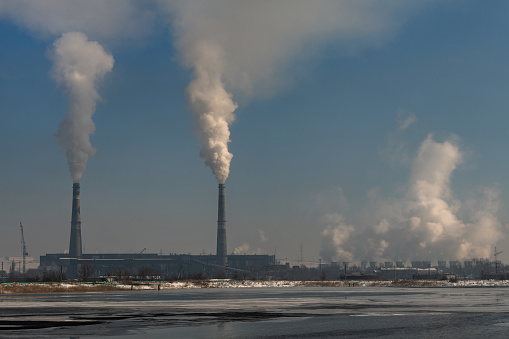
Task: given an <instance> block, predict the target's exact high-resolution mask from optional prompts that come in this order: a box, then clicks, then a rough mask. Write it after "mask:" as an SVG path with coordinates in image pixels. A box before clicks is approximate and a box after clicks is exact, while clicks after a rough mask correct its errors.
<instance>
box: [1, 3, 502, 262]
mask: <svg viewBox="0 0 509 339" xmlns="http://www.w3.org/2000/svg"><path fill="white" fill-rule="evenodd" d="M8 3H9V1H6V2H3V1H2V2H0V43H1V45H2V53H0V105H1V109H0V117H1V120H2V124H0V145H1V147H0V157H1V159H2V162H1V166H0V174H1V176H0V190H1V192H2V194H1V195H0V206H1V207H0V230H1V232H2V237H1V239H0V256H7V255H11V256H13V255H18V254H19V253H20V251H21V250H20V246H19V239H20V237H19V229H18V223H19V222H20V221H21V222H23V224H24V227H25V238H26V241H27V247H28V251H29V252H30V254H31V255H34V256H37V255H41V254H44V253H55V252H62V251H64V250H66V249H67V248H68V242H69V231H70V227H69V223H70V213H71V210H70V207H71V197H72V179H71V177H70V175H69V170H68V167H67V161H66V159H65V155H64V154H63V153H62V151H61V148H60V146H59V145H58V144H57V143H56V142H55V139H54V134H55V133H56V132H57V129H58V125H59V123H60V121H61V120H62V118H63V117H64V116H65V114H66V111H67V103H68V98H67V96H66V93H65V89H64V88H63V87H62V86H58V85H57V84H56V82H55V81H54V80H53V79H52V77H51V68H52V60H51V59H50V57H49V56H48V55H49V50H50V49H51V46H52V44H53V42H54V41H55V40H56V39H58V38H59V37H60V35H61V34H63V33H65V32H64V31H61V32H60V31H59V32H58V33H55V32H56V31H51V30H48V33H44V34H42V33H41V31H37V30H36V29H33V28H31V27H30V25H29V24H27V21H20V20H18V19H16V18H17V17H16V15H18V14H16V12H15V11H13V12H9V11H10V9H8V8H7V9H6V8H5V7H4V9H2V5H5V4H8ZM48 3H49V2H48ZM325 3H326V2H324V3H323V5H324V6H325ZM133 4H134V5H133V6H143V5H142V4H141V3H140V2H133ZM368 4H370V5H369V6H371V5H373V6H375V5H377V6H383V5H382V2H376V1H375V2H371V3H368ZM395 4H396V5H398V4H399V3H398V2H395ZM220 6H224V4H220ZM369 6H368V7H369ZM508 6H509V5H508V4H507V3H506V2H504V1H490V2H483V1H444V2H440V1H436V2H429V3H426V4H422V3H421V5H420V6H419V7H417V8H412V9H407V10H405V11H402V12H397V11H396V12H391V13H392V14H390V15H392V16H391V17H390V18H392V19H394V20H393V21H394V22H397V23H398V24H397V25H395V26H394V27H392V26H391V28H390V29H387V30H386V32H385V33H384V34H382V36H381V37H380V36H378V35H376V37H375V38H371V37H370V38H368V39H360V40H362V41H361V42H360V43H357V41H356V36H355V35H352V36H349V38H348V39H346V40H347V41H346V42H345V41H344V39H336V37H337V36H340V35H345V34H347V35H348V33H349V32H348V29H346V33H345V29H344V28H338V31H337V35H335V34H336V31H334V30H332V31H331V32H330V33H328V35H327V36H326V37H325V38H323V39H321V40H320V43H319V44H318V43H317V44H316V46H315V44H313V43H312V44H306V45H304V46H305V47H306V48H307V49H306V50H303V51H302V54H303V55H304V57H302V55H297V54H295V53H289V54H288V55H285V56H284V58H283V59H282V60H283V61H284V63H283V64H281V63H280V62H279V63H274V65H276V66H277V67H280V68H284V71H282V72H280V73H279V70H278V69H277V72H276V73H275V74H274V77H278V79H276V80H282V81H283V85H282V86H281V85H280V84H279V83H278V81H276V80H273V79H272V78H270V79H269V81H268V82H267V80H266V79H265V81H266V82H265V83H264V82H260V84H261V85H260V86H262V85H263V86H265V88H267V89H268V90H267V91H260V92H257V94H256V95H246V94H245V93H243V92H242V91H241V90H239V89H238V88H236V87H234V86H233V85H232V84H235V83H234V82H233V80H232V81H231V83H228V81H226V88H227V90H228V91H229V92H231V93H233V100H234V101H236V102H238V104H239V107H238V109H237V110H236V111H235V114H236V121H235V122H234V123H233V124H232V125H231V126H230V131H231V136H230V138H231V143H230V144H229V151H230V152H231V153H233V159H232V162H231V166H230V175H229V177H228V179H227V181H226V193H227V196H226V197H227V221H228V222H227V237H228V250H229V252H232V251H234V250H235V249H237V250H238V253H255V252H256V253H269V254H274V253H276V256H277V257H278V258H288V259H291V260H297V258H298V257H299V255H300V243H301V242H302V243H303V248H304V253H303V254H304V259H305V260H307V261H312V260H315V261H317V260H318V258H320V257H322V258H324V259H326V260H334V261H337V260H339V261H351V260H353V261H360V260H370V259H379V260H384V259H385V260H410V259H412V258H413V259H416V257H417V256H427V257H429V259H432V260H436V259H437V258H438V257H436V256H435V254H433V253H436V251H437V249H439V248H442V247H444V246H447V241H448V239H452V238H454V235H453V233H454V232H456V230H458V229H460V228H461V227H463V226H465V227H464V228H461V229H464V230H463V231H461V232H463V233H462V235H461V237H462V238H465V239H469V237H470V235H468V234H467V233H468V232H473V231H472V230H478V231H479V230H480V231H481V232H482V231H483V230H484V227H487V226H485V224H484V223H483V222H480V221H479V220H478V218H477V217H476V216H474V215H473V214H472V215H469V210H472V209H471V208H470V207H469V206H483V208H481V207H479V208H480V210H479V211H478V212H479V213H477V212H476V213H474V214H475V215H486V214H489V218H490V220H491V221H492V223H490V225H491V226H489V232H492V233H493V237H492V238H490V239H486V241H484V242H482V243H480V244H479V245H478V246H479V247H482V248H483V251H481V250H480V251H476V250H473V249H472V250H471V251H470V252H465V253H468V254H470V255H473V256H483V255H484V254H485V253H487V252H486V249H487V248H488V247H489V248H492V247H493V246H497V248H500V249H502V250H503V249H504V246H505V244H506V241H507V231H508V230H507V227H506V225H507V224H509V215H508V214H507V207H508V206H507V205H508V198H509V196H508V192H509V184H508V182H507V180H506V169H507V167H508V165H509V164H508V159H507V157H506V156H505V155H506V154H507V152H508V145H509V143H508V142H507V141H508V140H507V139H508V136H507V133H506V126H507V123H508V118H507V115H506V105H507V95H506V93H508V92H509V80H508V79H509V77H508V76H509V66H508V63H507V57H508V55H509V41H508V38H507V37H508V36H509V34H508V33H509V20H508V13H509V11H508V9H509V8H508ZM154 7H156V5H154ZM184 7H185V6H184ZM375 7H376V6H375ZM375 9H376V8H375ZM147 10H152V8H148V9H147ZM180 10H181V11H183V12H185V11H192V10H194V9H188V8H183V9H182V8H181V9H180ZM274 10H276V9H274ZM156 11H157V10H156ZM161 11H162V10H161ZM239 11H242V8H241V9H239ZM363 13H364V12H362V11H361V14H360V15H359V17H358V18H357V20H359V21H362V20H363ZM394 13H396V14H394ZM159 14H160V12H159ZM365 14H366V15H368V14H370V13H369V12H366V13H365ZM370 15H371V14H370ZM206 16H207V14H205V17H206ZM214 19H215V18H214V17H211V20H214ZM169 20H170V21H165V20H162V19H157V20H155V23H152V24H151V27H150V29H149V30H148V32H146V33H143V34H141V36H140V37H134V38H133V39H131V40H129V39H127V41H126V39H125V36H122V37H121V38H119V39H118V41H117V40H116V38H115V36H114V35H112V36H108V37H101V35H100V34H97V33H96V32H94V31H93V30H91V31H90V32H88V31H87V30H86V29H81V28H83V27H85V28H86V27H87V26H86V25H84V26H83V27H77V28H76V29H75V30H78V28H79V29H80V30H81V31H83V33H84V34H87V35H88V36H89V39H90V40H94V41H98V42H99V43H100V44H101V45H102V46H103V47H104V48H105V49H106V51H108V52H109V53H111V54H112V55H113V58H114V59H115V65H114V67H113V69H112V71H111V72H110V73H108V74H107V75H106V76H105V77H104V79H102V81H100V82H99V85H98V89H97V90H98V92H99V94H100V95H101V97H102V100H101V101H100V102H98V104H97V109H96V112H95V114H94V117H93V120H94V122H95V126H96V132H95V134H94V135H92V136H91V142H92V145H94V146H95V147H96V148H97V152H96V154H95V155H94V156H93V157H92V158H91V159H90V160H89V162H88V165H87V169H86V171H85V173H84V175H83V178H82V180H81V186H82V190H81V191H82V200H81V201H82V202H81V204H82V206H81V210H82V222H83V227H82V236H83V245H84V248H85V252H103V253H105V252H136V251H140V250H141V249H143V248H145V247H146V248H147V251H150V252H159V250H160V249H161V250H162V251H163V252H164V253H169V252H171V253H188V252H191V253H200V252H202V251H204V252H205V253H215V236H216V219H217V182H216V180H215V178H214V176H213V175H212V174H211V171H210V169H209V168H207V167H206V166H205V165H204V164H203V160H202V159H201V158H200V157H199V151H200V141H199V137H197V132H196V130H195V128H194V127H193V123H194V119H193V117H192V115H191V114H190V113H189V106H188V103H187V102H186V96H185V91H186V87H187V86H188V84H189V82H190V81H191V80H192V79H193V77H194V75H193V67H186V66H184V65H183V62H182V55H183V50H182V47H181V45H179V44H178V43H176V41H177V38H176V35H175V34H173V35H172V34H171V33H170V32H174V31H175V30H177V29H176V28H175V26H173V25H174V24H173V23H172V22H171V19H169ZM338 20H341V18H338ZM260 22H263V20H260ZM195 24H196V23H194V22H192V21H191V22H190V23H189V24H186V25H184V26H183V27H184V28H181V29H182V30H184V32H183V33H182V34H183V36H184V35H185V34H186V32H185V29H188V28H187V27H190V26H192V25H195ZM140 25H141V24H140ZM71 28H72V26H71ZM71 28H69V29H71ZM370 29H371V28H370ZM191 30H192V29H191ZM305 33H306V31H305V30H303V31H302V34H305ZM377 34H378V33H377ZM209 38H210V37H209ZM241 38H242V37H241ZM267 39H268V38H267ZM225 51H226V52H225V53H226V54H227V53H228V51H229V50H228V48H227V47H225ZM309 51H310V52H309ZM262 52H263V51H262ZM267 52H268V53H271V52H272V51H267ZM308 52H309V53H308ZM239 55H240V54H239ZM226 57H227V58H228V57H230V56H229V55H228V54H227V56H226ZM246 62H247V61H246ZM239 65H243V64H242V63H239ZM282 65H284V66H282ZM226 76H228V75H226ZM267 83H268V84H269V86H267ZM272 83H277V86H276V85H275V86H274V87H273V88H272V87H271V86H270V84H272ZM258 93H261V94H259V95H258ZM408 118H410V119H411V120H408V121H413V123H411V124H410V125H409V126H407V127H406V128H402V127H401V125H399V124H398V121H399V122H402V121H404V120H405V119H408ZM430 133H431V134H432V137H431V140H432V141H433V142H434V143H436V144H433V145H435V146H436V147H435V149H438V151H437V152H440V151H441V150H442V149H444V148H441V147H440V145H442V146H444V147H445V146H446V143H448V142H450V143H451V144H452V145H454V147H455V148H454V150H453V151H452V154H453V155H454V154H461V156H460V157H459V158H461V160H458V161H453V162H452V164H451V166H452V168H453V170H450V171H447V170H444V171H445V172H444V173H445V174H444V175H445V176H446V177H447V178H448V180H445V182H444V185H445V186H447V187H446V189H444V190H443V192H445V193H444V194H443V195H440V196H438V197H437V196H434V198H433V199H435V198H437V199H439V200H440V201H442V200H443V201H445V202H446V203H447V207H446V210H447V211H451V212H452V213H453V214H454V215H455V216H456V217H457V219H459V220H461V225H463V226H454V227H452V226H451V227H452V228H450V232H449V231H447V229H448V227H449V226H448V225H449V224H447V222H445V221H444V223H443V225H442V226H441V227H442V228H440V229H442V230H444V233H443V234H444V235H443V238H440V239H439V240H437V239H436V237H434V236H432V235H430V234H431V233H432V231H431V229H429V228H426V227H430V226H429V225H431V224H433V225H436V224H437V223H438V224H440V222H442V221H437V220H438V219H440V218H439V217H437V216H436V215H435V216H433V217H429V218H432V219H433V218H435V219H436V218H438V219H436V220H435V219H433V220H431V219H429V220H428V219H426V218H427V217H426V216H424V214H426V215H428V214H427V212H422V211H420V210H419V208H417V207H416V208H414V207H412V208H409V210H411V211H407V210H405V209H406V208H407V207H403V206H406V204H407V202H408V201H414V202H415V203H416V206H417V205H418V206H421V205H422V201H421V200H419V198H416V197H415V196H413V195H412V193H411V192H412V187H413V183H414V182H413V181H412V178H419V174H418V173H417V172H418V171H419V170H418V169H417V168H416V166H417V165H416V164H418V163H419V162H418V161H417V160H416V159H418V157H419V154H424V153H426V152H425V147H424V145H425V141H426V140H428V139H427V138H428V136H429V135H430ZM430 143H431V141H430ZM437 145H438V146H437ZM430 147H431V146H430ZM420 150H421V151H422V153H419V151H420ZM444 154H449V153H444ZM423 156H425V155H423ZM431 157H432V158H433V159H435V158H434V157H433V156H431ZM440 159H442V158H440ZM451 161H452V160H451ZM437 166H438V165H437ZM425 177H426V176H425ZM441 192H442V191H441ZM487 201H488V202H487ZM419 204H420V205H419ZM495 205H496V206H495ZM402 210H405V211H402ZM416 210H419V211H420V212H419V211H418V212H416ZM389 211H392V212H389ZM391 213H392V214H391ZM416 213H417V214H416ZM419 213H421V214H419ZM331 216H333V217H331ZM417 217H418V218H419V220H421V222H422V225H421V226H419V227H422V229H421V228H419V227H416V228H413V229H411V230H410V229H409V227H410V226H408V222H407V221H406V219H408V220H415V219H412V218H417ZM476 218H477V219H476ZM331 220H333V221H331ZM381 220H386V221H387V222H388V223H389V224H391V225H393V226H390V227H389V230H388V231H387V230H384V232H381V231H380V228H379V227H378V226H377V225H380V223H381ZM425 220H428V221H425ZM440 220H441V219H440ZM425 223H426V225H428V226H425ZM455 223H456V222H455ZM382 224H383V223H382ZM342 225H343V226H342ZM345 225H346V226H351V228H349V227H346V226H345ZM455 225H456V224H455ZM468 225H470V226H468ZM377 227H378V228H377ZM391 227H392V228H391ZM325 230H329V231H330V232H325ZM398 230H399V231H402V232H405V234H407V235H408V237H410V234H413V233H412V232H414V231H415V232H417V233H418V234H419V237H421V238H422V239H419V244H421V245H422V244H424V245H422V246H424V247H422V251H415V252H412V250H411V249H409V248H407V247H408V244H407V243H406V242H405V239H409V238H403V239H400V240H397V241H396V240H394V241H393V240H392V239H396V237H394V235H391V233H390V232H391V231H393V232H397V231H398ZM377 232H378V233H377ZM430 232H431V233H430ZM448 232H449V233H448ZM486 232H488V231H486ZM417 233H416V234H417ZM333 234H336V235H337V236H336V238H334V236H333ZM373 234H376V236H375V235H373ZM384 234H385V235H384ZM384 236H385V238H384ZM458 237H460V236H459V235H458ZM338 239H339V240H338ZM341 239H344V240H341ZM368 239H369V240H370V241H371V240H373V242H374V243H375V242H376V243H377V244H378V243H379V242H381V241H382V240H383V241H386V242H387V243H388V245H387V246H386V247H387V249H385V252H383V253H382V252H379V251H378V252H377V251H375V252H376V253H377V254H373V253H374V252H373V251H372V250H365V251H364V252H363V251H361V250H356V249H355V248H356V247H363V246H361V245H360V244H361V243H363V244H364V245H366V243H368ZM426 242H427V245H426ZM470 243H472V241H470ZM462 245H464V243H461V244H460V243H457V247H458V251H459V248H462V247H461V246H462ZM373 246H375V245H373ZM434 246H435V247H434ZM473 246H476V244H475V243H474V244H473ZM375 247H376V246H375ZM428 250H429V251H431V250H433V251H434V252H429V251H428ZM427 251H428V252H427ZM492 252H493V251H492V250H491V252H488V253H492ZM506 252H507V254H508V255H509V250H507V251H506ZM440 253H441V252H440ZM458 253H459V252H447V251H445V252H444V253H443V254H441V255H443V256H448V257H447V258H443V259H444V260H452V259H456V258H459V256H460V255H459V254H458ZM462 253H463V252H462ZM350 254H351V255H350ZM505 254H506V253H504V254H503V255H505ZM503 255H502V258H503V259H504V258H505V257H503ZM508 258H509V257H508ZM422 259H423V260H424V259H428V258H422ZM506 261H507V260H506Z"/></svg>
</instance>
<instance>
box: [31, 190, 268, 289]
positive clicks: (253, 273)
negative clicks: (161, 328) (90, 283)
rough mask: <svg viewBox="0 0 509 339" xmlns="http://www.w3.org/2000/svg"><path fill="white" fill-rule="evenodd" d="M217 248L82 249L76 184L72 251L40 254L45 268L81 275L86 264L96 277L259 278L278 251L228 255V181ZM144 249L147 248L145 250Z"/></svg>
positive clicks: (220, 210)
mask: <svg viewBox="0 0 509 339" xmlns="http://www.w3.org/2000/svg"><path fill="white" fill-rule="evenodd" d="M218 191H219V194H218V219H217V252H216V255H189V254H168V255H163V254H157V253H136V254H132V253H104V254H86V253H82V243H81V211H80V184H79V183H74V184H73V198H72V213H71V236H70V244H69V253H68V254H65V253H59V254H46V255H43V256H41V257H40V269H41V270H42V271H44V272H47V271H59V272H61V273H62V276H63V275H65V276H66V277H67V278H71V279H75V278H78V277H79V275H80V274H79V273H80V269H81V267H82V266H83V265H86V266H87V267H89V270H91V271H92V273H91V275H92V276H93V277H107V276H108V277H119V278H120V277H137V276H140V274H143V275H150V276H153V277H158V278H174V277H187V278H193V277H217V276H238V277H245V278H257V277H259V276H260V275H262V274H264V272H265V271H267V270H268V268H269V267H271V266H274V265H275V263H276V259H275V256H274V255H234V254H231V255H228V254H227V253H228V252H227V245H226V204H225V200H226V199H225V185H224V184H219V188H218ZM142 252H143V251H142Z"/></svg>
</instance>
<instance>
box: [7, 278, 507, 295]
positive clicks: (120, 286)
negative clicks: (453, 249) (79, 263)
mask: <svg viewBox="0 0 509 339" xmlns="http://www.w3.org/2000/svg"><path fill="white" fill-rule="evenodd" d="M346 286H350V287H509V280H458V281H455V282H450V281H446V280H378V281H344V280H336V281H289V280H230V279H210V280H185V281H174V282H166V281H149V282H139V281H133V282H112V283H67V282H62V283H9V284H0V294H12V293H62V292H102V291H120V290H154V289H192V288H267V287H346Z"/></svg>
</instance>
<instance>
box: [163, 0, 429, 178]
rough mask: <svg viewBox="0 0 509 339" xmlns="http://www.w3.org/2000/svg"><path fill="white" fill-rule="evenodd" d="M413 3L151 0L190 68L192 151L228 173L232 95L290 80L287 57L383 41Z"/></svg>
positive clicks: (262, 91) (245, 95)
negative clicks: (195, 139)
mask: <svg viewBox="0 0 509 339" xmlns="http://www.w3.org/2000/svg"><path fill="white" fill-rule="evenodd" d="M419 3H420V2H411V4H410V3H409V2H406V1H384V3H383V4H381V3H375V2H370V1H337V0H334V1H320V2H310V1H304V0H301V1H299V0H292V1H277V2H269V1H228V0H206V1H171V2H170V1H164V0H161V1H159V2H158V4H159V6H160V8H161V9H162V10H163V11H166V12H167V13H169V15H170V17H171V22H172V25H173V31H172V32H173V34H174V37H175V41H176V46H177V48H178V50H179V53H180V57H181V60H182V62H183V64H184V65H186V66H188V67H191V68H193V69H194V74H195V79H194V80H193V81H192V82H191V84H190V85H189V87H188V89H187V98H188V101H189V104H190V108H191V110H192V111H193V115H194V117H195V119H196V125H197V127H198V130H199V134H200V138H201V144H202V148H201V151H200V155H201V157H202V158H203V159H204V160H205V164H206V165H207V166H209V167H210V168H211V169H212V172H213V173H214V175H215V176H216V178H217V180H218V181H219V183H224V181H225V180H226V178H227V177H228V173H229V166H230V161H231V159H232V154H231V153H230V152H229V151H228V143H229V142H230V131H229V126H230V124H231V123H232V122H233V121H234V119H235V116H234V114H233V112H234V111H235V109H236V108H237V104H236V103H234V101H233V99H232V98H233V97H234V96H235V97H236V98H240V101H245V100H249V99H250V98H253V97H259V96H262V97H263V96H270V95H273V94H274V93H275V92H276V91H277V90H278V89H281V88H285V87H286V86H288V84H289V83H290V82H291V78H292V76H291V75H292V74H290V72H289V71H288V70H289V69H290V67H289V65H291V64H292V65H293V66H295V63H296V62H305V61H306V60H310V58H312V57H313V56H314V55H315V53H317V51H318V50H320V49H323V48H328V49H331V50H336V49H337V50H340V52H341V53H348V54H350V53H355V52H356V51H358V50H360V49H362V48H365V47H366V46H373V45H374V46H377V45H380V44H383V43H384V42H385V41H386V40H387V39H390V38H391V37H392V35H393V34H394V32H395V30H396V29H397V28H399V27H400V26H401V25H402V24H403V23H404V21H405V19H406V17H407V16H408V14H409V13H410V12H413V11H416V10H417V9H419V8H421V5H420V4H419ZM292 69H293V70H295V69H296V67H293V68H292ZM236 100H238V99H236Z"/></svg>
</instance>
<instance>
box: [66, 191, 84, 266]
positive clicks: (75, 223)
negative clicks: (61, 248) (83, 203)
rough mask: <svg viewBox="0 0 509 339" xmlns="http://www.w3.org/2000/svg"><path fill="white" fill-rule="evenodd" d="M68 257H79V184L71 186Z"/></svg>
mask: <svg viewBox="0 0 509 339" xmlns="http://www.w3.org/2000/svg"><path fill="white" fill-rule="evenodd" d="M69 257H71V258H76V259H79V258H80V257H81V216H80V184H79V182H75V183H74V184H73V185H72V217H71V242H70V244H69Z"/></svg>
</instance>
